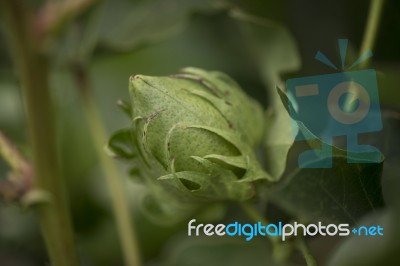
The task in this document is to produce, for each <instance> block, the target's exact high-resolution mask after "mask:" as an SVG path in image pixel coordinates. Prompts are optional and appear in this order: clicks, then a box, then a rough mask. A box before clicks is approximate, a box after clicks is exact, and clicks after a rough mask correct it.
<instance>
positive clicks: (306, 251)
mask: <svg viewBox="0 0 400 266" xmlns="http://www.w3.org/2000/svg"><path fill="white" fill-rule="evenodd" d="M296 247H297V248H298V250H300V252H301V253H302V254H303V257H304V259H305V261H306V263H307V266H316V265H317V262H316V261H315V258H314V256H313V255H312V254H311V251H310V248H309V246H308V244H307V242H306V240H305V239H304V237H302V236H299V237H298V238H297V239H296Z"/></svg>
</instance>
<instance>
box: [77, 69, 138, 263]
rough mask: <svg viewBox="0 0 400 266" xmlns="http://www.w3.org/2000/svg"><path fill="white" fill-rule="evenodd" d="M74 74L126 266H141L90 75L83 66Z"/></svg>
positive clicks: (127, 210)
mask: <svg viewBox="0 0 400 266" xmlns="http://www.w3.org/2000/svg"><path fill="white" fill-rule="evenodd" d="M72 73H73V76H74V78H75V81H76V84H77V86H78V90H79V94H80V99H81V102H82V106H83V108H84V114H85V116H86V120H87V122H88V124H89V128H90V133H91V135H92V140H93V145H94V147H95V149H96V151H97V156H98V157H99V159H100V163H101V167H102V168H103V171H104V173H105V178H106V182H107V187H108V189H109V192H110V196H111V201H112V205H113V211H114V216H115V220H116V224H117V229H118V233H119V238H120V241H121V247H122V251H123V255H124V259H125V264H126V265H127V266H139V265H141V263H140V253H139V246H138V243H137V240H136V232H135V227H134V224H133V223H132V219H131V215H130V210H129V205H128V201H127V197H126V191H125V189H124V185H123V183H122V180H121V178H120V177H121V175H120V173H119V171H118V169H117V166H116V165H115V162H114V161H113V160H112V158H111V157H108V156H107V155H106V153H105V151H104V149H103V148H104V144H105V142H106V140H107V134H106V129H105V127H104V123H103V121H102V118H101V115H100V112H99V110H98V108H97V106H96V104H95V103H94V101H93V96H92V95H91V85H90V81H89V77H88V74H87V71H86V69H85V68H84V67H83V66H81V65H75V66H74V67H73V68H72Z"/></svg>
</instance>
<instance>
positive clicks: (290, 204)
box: [270, 157, 383, 224]
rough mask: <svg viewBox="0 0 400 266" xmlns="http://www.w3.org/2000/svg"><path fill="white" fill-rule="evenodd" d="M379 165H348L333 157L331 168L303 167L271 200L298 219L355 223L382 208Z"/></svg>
mask: <svg viewBox="0 0 400 266" xmlns="http://www.w3.org/2000/svg"><path fill="white" fill-rule="evenodd" d="M381 171H382V163H380V164H368V163H366V164H348V163H347V158H346V157H334V158H333V167H332V168H327V169H325V168H323V169H318V168H316V169H311V168H302V169H297V170H296V171H294V172H293V173H292V174H290V176H288V178H287V179H285V180H284V181H283V182H282V183H281V184H279V185H278V186H276V187H275V188H273V189H272V191H271V192H270V193H271V195H270V196H271V197H272V198H271V199H272V200H273V202H274V203H276V204H278V205H279V206H281V207H282V208H283V209H285V210H287V211H288V212H289V213H290V214H292V215H294V216H295V217H297V218H298V219H300V220H304V221H308V222H316V221H324V222H342V223H349V224H354V223H356V222H357V220H358V219H359V218H361V217H362V216H364V215H365V214H367V213H369V212H371V211H375V210H376V209H378V208H380V207H382V206H383V196H382V189H381V182H380V181H381V180H380V177H381Z"/></svg>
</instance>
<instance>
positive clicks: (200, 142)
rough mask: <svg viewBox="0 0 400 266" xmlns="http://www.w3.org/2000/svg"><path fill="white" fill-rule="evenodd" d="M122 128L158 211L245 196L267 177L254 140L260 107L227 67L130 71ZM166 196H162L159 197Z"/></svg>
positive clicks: (260, 122) (268, 179) (260, 132)
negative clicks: (156, 74) (175, 71)
mask: <svg viewBox="0 0 400 266" xmlns="http://www.w3.org/2000/svg"><path fill="white" fill-rule="evenodd" d="M129 93H130V98H131V108H130V110H129V111H130V112H129V113H130V115H131V118H132V125H131V127H130V128H129V129H126V130H123V131H119V132H117V133H116V134H115V135H114V136H113V137H112V138H111V140H110V142H109V147H110V149H111V150H112V151H113V152H114V153H115V154H117V155H118V154H119V155H120V156H121V157H125V158H127V157H129V156H127V154H121V152H119V151H118V149H116V147H117V145H116V142H118V141H120V138H118V134H121V133H123V134H125V136H127V135H128V138H125V140H126V139H128V140H129V141H125V143H124V144H125V145H130V146H131V149H132V150H134V153H136V155H137V156H134V157H135V160H136V162H137V163H136V164H137V166H138V173H137V175H138V176H139V177H140V178H141V180H143V181H144V183H145V184H146V186H147V187H148V188H149V196H150V197H151V198H152V199H155V203H156V204H157V205H158V207H159V208H160V210H161V211H162V212H164V213H167V214H168V213H170V214H174V215H176V213H177V210H179V211H182V210H183V209H187V210H193V209H195V208H193V207H196V206H202V204H204V203H210V202H219V201H222V200H233V201H245V200H247V199H250V198H252V197H253V196H254V195H255V193H256V188H255V184H256V183H257V182H259V181H265V182H272V181H274V179H273V178H272V177H271V176H270V175H269V174H268V173H267V172H265V171H264V170H263V168H262V166H261V165H260V163H259V161H258V160H257V158H256V154H255V152H254V148H255V147H256V146H257V145H258V144H260V143H261V141H262V138H263V131H264V128H265V125H264V123H265V122H264V118H263V109H262V107H261V105H260V104H259V103H258V102H257V101H256V100H254V99H252V98H250V97H249V96H247V95H246V94H245V93H244V92H243V91H242V89H241V88H240V86H239V85H238V84H237V83H236V82H235V81H234V80H233V79H231V78H230V77H229V76H228V75H226V74H224V73H221V72H217V71H206V70H203V69H199V68H193V67H188V68H184V69H182V71H181V72H180V73H178V74H175V75H171V76H162V77H154V76H144V75H134V76H131V77H130V80H129ZM166 199H167V200H166Z"/></svg>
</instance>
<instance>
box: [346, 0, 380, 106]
mask: <svg viewBox="0 0 400 266" xmlns="http://www.w3.org/2000/svg"><path fill="white" fill-rule="evenodd" d="M383 3H384V0H371V2H370V6H369V12H368V18H367V25H366V27H365V30H364V36H363V40H362V43H361V48H360V52H359V56H362V55H363V54H364V53H365V52H366V51H368V50H371V51H372V50H373V48H374V46H375V40H376V36H377V32H378V27H379V23H380V19H381V15H382V10H383ZM368 64H369V58H367V59H366V60H364V61H363V62H361V64H360V65H359V67H360V68H365V67H367V66H368ZM349 93H350V94H352V95H350V96H348V97H346V99H345V102H344V110H345V111H347V112H350V111H351V109H352V104H353V101H354V99H356V98H357V91H356V90H355V88H354V87H353V86H350V87H349Z"/></svg>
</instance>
